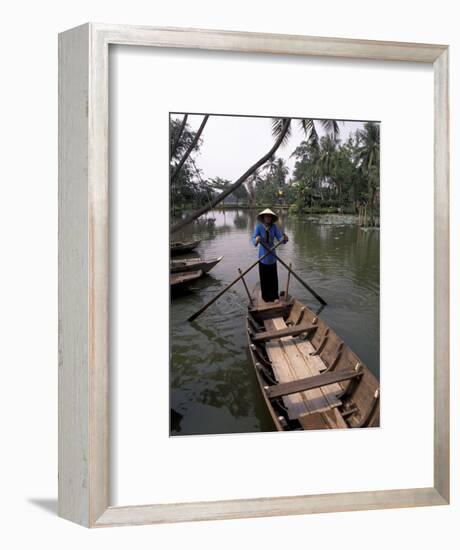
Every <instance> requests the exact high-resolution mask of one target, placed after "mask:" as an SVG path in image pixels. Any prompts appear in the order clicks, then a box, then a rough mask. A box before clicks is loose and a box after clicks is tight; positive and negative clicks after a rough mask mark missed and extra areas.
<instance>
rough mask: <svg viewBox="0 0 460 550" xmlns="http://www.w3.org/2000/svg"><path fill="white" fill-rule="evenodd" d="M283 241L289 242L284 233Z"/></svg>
mask: <svg viewBox="0 0 460 550" xmlns="http://www.w3.org/2000/svg"><path fill="white" fill-rule="evenodd" d="M283 242H284V243H287V242H289V237H288V236H287V235H286V233H285V234H284V235H283Z"/></svg>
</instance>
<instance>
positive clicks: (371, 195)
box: [170, 118, 380, 225]
mask: <svg viewBox="0 0 460 550" xmlns="http://www.w3.org/2000/svg"><path fill="white" fill-rule="evenodd" d="M297 122H298V124H299V125H300V127H301V128H302V130H303V132H304V135H305V139H304V140H303V141H302V142H301V143H300V144H299V145H298V146H297V147H296V148H295V150H294V151H293V153H292V155H291V157H293V158H294V159H295V165H294V169H293V171H292V175H291V177H290V174H289V169H288V167H287V165H286V161H285V160H284V159H282V158H280V157H276V156H275V155H273V156H272V157H271V158H270V159H269V160H268V161H267V162H266V163H265V164H264V165H263V166H262V167H260V168H259V169H258V170H257V171H255V172H254V173H253V174H251V176H250V177H249V178H248V179H247V180H246V181H245V182H244V184H243V185H241V186H240V187H239V188H238V189H237V190H236V191H234V192H233V193H232V194H231V195H229V196H228V197H227V198H226V199H225V202H226V203H227V204H235V205H247V206H252V207H255V206H273V207H276V205H286V206H289V211H290V213H292V214H301V213H311V214H325V213H343V214H357V213H361V212H362V211H363V210H365V212H366V223H367V220H369V223H370V225H374V224H375V221H376V218H378V213H379V191H380V127H379V125H378V124H377V123H373V122H366V123H365V124H364V127H363V129H362V130H358V131H356V132H355V133H354V134H353V135H351V136H350V137H348V139H347V140H346V141H345V142H342V141H341V140H340V138H339V124H338V122H337V121H331V120H325V121H316V120H313V119H301V120H298V121H297ZM293 123H294V122H293V121H290V120H289V119H273V121H272V132H273V135H274V137H277V136H280V134H281V132H282V131H283V128H285V127H286V124H288V125H289V130H288V132H287V133H286V137H285V141H284V144H286V143H287V142H288V139H289V136H290V125H291V124H293ZM181 126H182V119H180V118H178V119H171V121H170V140H171V150H173V145H174V144H175V143H177V146H176V148H175V150H174V154H173V155H172V158H171V171H173V170H174V167H175V166H177V163H178V162H179V161H180V159H181V158H182V156H183V154H184V152H185V151H186V150H187V148H188V147H189V145H190V143H191V142H192V141H193V139H194V137H195V136H196V133H195V132H193V130H191V128H190V127H189V126H188V124H185V127H184V129H183V132H182V134H181V135H180V139H179V140H178V141H177V137H178V135H179V132H180V128H181ZM318 126H320V127H321V128H322V130H323V135H322V136H321V137H320V134H319V131H318V130H319V128H318ZM324 132H325V133H324ZM201 144H202V141H201V139H200V140H198V143H197V145H196V147H195V148H194V150H193V152H192V154H191V155H190V157H189V158H188V159H187V161H186V162H185V164H184V166H183V167H182V169H181V170H180V173H179V175H178V177H177V179H176V181H175V182H174V184H173V185H172V188H171V207H172V209H173V210H174V209H175V208H176V207H177V206H178V205H179V208H180V207H190V206H193V205H203V204H206V203H207V202H209V199H210V197H211V196H213V195H214V194H215V193H220V192H221V191H222V190H224V189H225V188H226V187H227V186H229V185H231V184H232V182H231V181H229V180H225V179H223V178H219V177H216V178H212V179H209V180H207V181H203V179H202V176H201V172H200V170H198V169H197V167H196V164H195V161H194V157H195V156H196V155H197V154H198V153H199V149H200V147H201ZM223 154H225V152H223Z"/></svg>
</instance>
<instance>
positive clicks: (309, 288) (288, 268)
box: [260, 239, 327, 306]
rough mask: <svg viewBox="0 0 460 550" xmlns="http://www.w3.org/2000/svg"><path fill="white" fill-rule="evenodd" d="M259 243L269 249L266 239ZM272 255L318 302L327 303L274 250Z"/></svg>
mask: <svg viewBox="0 0 460 550" xmlns="http://www.w3.org/2000/svg"><path fill="white" fill-rule="evenodd" d="M281 242H284V241H281ZM260 244H261V245H262V246H263V247H264V248H265V250H270V248H269V244H268V243H267V242H266V241H264V240H263V239H260ZM278 244H280V243H278ZM272 250H273V249H272ZM272 250H271V251H270V253H271V252H272ZM273 256H275V258H276V259H277V260H278V261H279V263H280V264H281V265H283V266H284V267H285V268H286V269H287V270H288V271H289V273H292V275H293V277H295V278H296V279H297V280H298V281H299V283H300V284H301V285H303V286H304V287H305V288H306V289H307V290H308V291H309V292H311V294H313V296H314V297H315V298H316V299H317V300H318V302H319V303H320V304H322V305H323V306H325V305H327V302H326V300H324V299H323V298H321V296H320V295H319V294H317V293H316V292H315V291H314V290H313V289H312V288H311V286H309V285H307V283H306V282H305V281H304V280H302V279H301V278H300V277H299V276H298V275H297V273H295V272H294V271H293V270H292V269H291V268H290V266H288V265H287V264H285V263H284V262H283V260H282V259H281V258H280V257H279V256H277V255H276V254H275V253H274V252H273Z"/></svg>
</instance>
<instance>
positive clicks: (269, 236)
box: [252, 208, 289, 302]
mask: <svg viewBox="0 0 460 550" xmlns="http://www.w3.org/2000/svg"><path fill="white" fill-rule="evenodd" d="M277 219H278V216H277V215H276V214H275V213H274V212H272V211H271V210H270V209H269V208H266V209H265V210H263V211H262V212H261V213H260V214H259V215H258V216H257V220H258V221H259V223H258V224H257V225H256V228H255V229H254V234H253V235H252V242H253V244H254V246H257V245H259V258H261V257H262V256H263V255H264V254H266V253H267V250H266V248H265V246H267V247H268V248H269V249H270V248H273V246H274V244H275V239H277V240H278V241H283V242H285V243H287V242H288V240H289V239H288V236H287V235H286V234H285V233H281V231H280V229H279V227H278V226H277V225H276V221H277ZM262 243H263V244H262ZM264 245H265V246H264ZM259 277H260V289H261V291H262V298H263V300H264V301H265V302H274V301H275V300H278V271H277V267H276V257H275V256H274V255H273V254H269V255H268V256H267V257H266V258H264V259H263V260H261V261H260V262H259Z"/></svg>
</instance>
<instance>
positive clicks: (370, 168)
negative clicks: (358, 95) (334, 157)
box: [357, 122, 380, 225]
mask: <svg viewBox="0 0 460 550" xmlns="http://www.w3.org/2000/svg"><path fill="white" fill-rule="evenodd" d="M357 136H358V143H359V145H358V151H357V160H358V162H359V166H360V169H361V171H362V173H363V175H364V176H365V177H366V179H367V188H368V200H369V207H370V208H369V209H370V215H371V219H370V223H371V225H374V221H375V220H374V206H375V198H376V195H377V191H378V189H379V184H380V125H379V124H377V123H375V122H366V123H365V124H364V129H363V130H359V131H358V133H357Z"/></svg>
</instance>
